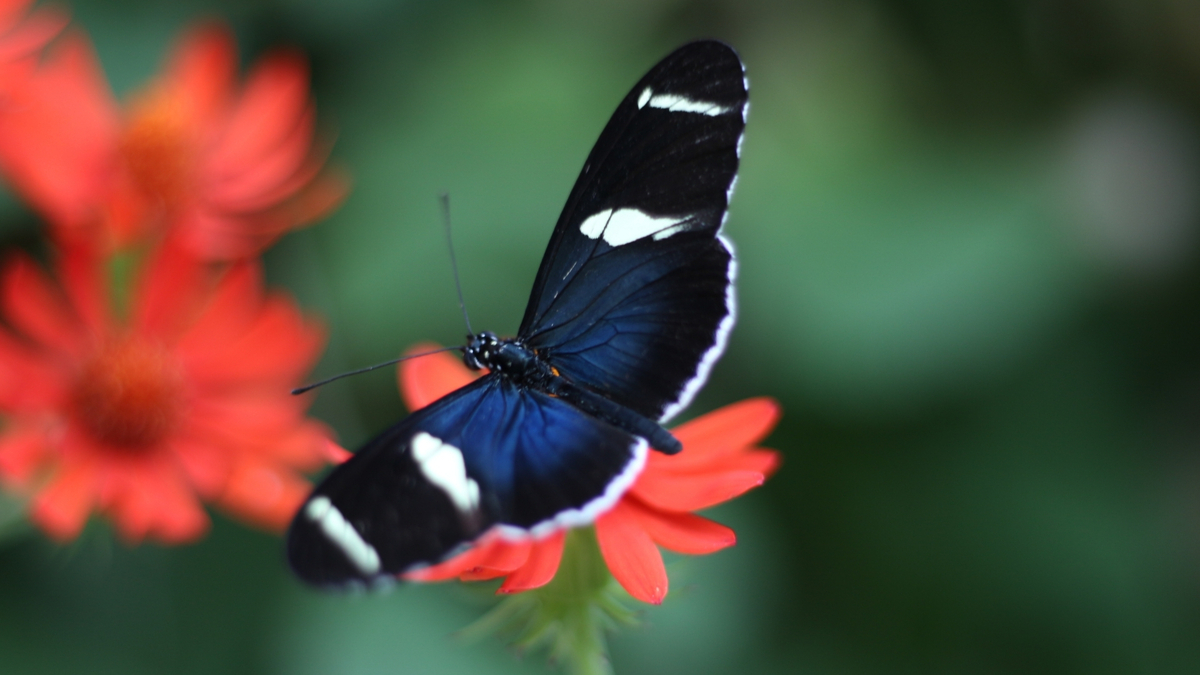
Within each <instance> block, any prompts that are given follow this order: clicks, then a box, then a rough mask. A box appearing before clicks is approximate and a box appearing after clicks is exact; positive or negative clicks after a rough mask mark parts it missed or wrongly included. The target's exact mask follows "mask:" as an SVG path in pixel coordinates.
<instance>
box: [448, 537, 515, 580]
mask: <svg viewBox="0 0 1200 675" xmlns="http://www.w3.org/2000/svg"><path fill="white" fill-rule="evenodd" d="M532 550H533V542H532V541H531V540H528V539H522V540H520V541H512V542H510V541H507V540H505V539H504V538H503V537H496V541H495V542H493V543H492V544H491V545H490V546H489V547H488V552H487V555H485V556H481V557H480V558H479V559H478V560H477V561H476V562H475V566H474V567H473V568H471V569H468V570H464V571H463V573H462V574H460V575H459V578H460V579H462V580H463V581H483V580H486V579H495V578H496V577H502V576H504V575H506V574H509V573H511V572H512V571H513V570H515V569H517V568H519V567H521V566H522V565H524V564H525V563H526V562H528V561H529V555H530V552H531V551H532Z"/></svg>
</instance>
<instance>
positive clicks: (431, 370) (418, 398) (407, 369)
mask: <svg viewBox="0 0 1200 675" xmlns="http://www.w3.org/2000/svg"><path fill="white" fill-rule="evenodd" d="M434 349H439V345H436V344H434V343H432V342H422V343H419V344H416V345H413V346H412V347H410V348H409V349H408V351H407V352H405V354H406V355H408V354H420V353H421V352H428V351H433V350H434ZM396 376H397V381H398V383H399V385H400V395H401V397H402V398H403V399H404V405H406V406H408V409H409V410H420V409H421V408H424V407H425V406H427V405H429V404H430V403H433V402H434V401H436V400H438V399H439V398H441V397H443V396H445V395H446V394H449V393H450V392H452V391H454V390H456V389H460V388H462V387H465V386H467V385H468V384H470V383H471V382H473V381H474V380H475V378H477V377H479V375H478V374H476V373H473V372H471V370H470V369H468V368H467V367H466V366H464V365H463V362H462V359H461V358H459V357H458V356H455V355H454V352H442V353H440V354H430V355H429V356H422V357H421V358H419V359H409V360H408V361H403V362H401V363H400V367H399V368H398V369H396Z"/></svg>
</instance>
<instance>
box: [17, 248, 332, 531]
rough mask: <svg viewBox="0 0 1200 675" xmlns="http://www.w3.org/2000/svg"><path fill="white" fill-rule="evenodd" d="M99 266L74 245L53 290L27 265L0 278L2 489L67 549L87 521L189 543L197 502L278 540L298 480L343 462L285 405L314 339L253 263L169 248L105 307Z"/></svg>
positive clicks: (300, 402) (320, 431) (202, 523)
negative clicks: (17, 493)
mask: <svg viewBox="0 0 1200 675" xmlns="http://www.w3.org/2000/svg"><path fill="white" fill-rule="evenodd" d="M106 262H107V261H105V260H102V259H100V258H97V257H96V256H95V255H94V254H92V253H91V252H90V251H88V250H87V249H85V248H83V247H77V248H75V249H70V250H68V252H67V253H66V254H65V255H63V256H62V258H61V260H60V264H59V265H58V284H55V283H54V282H53V281H52V280H51V279H50V278H48V276H47V275H46V274H45V273H44V272H42V270H41V269H40V267H39V266H38V265H37V264H35V263H34V262H32V261H31V260H29V259H28V258H27V257H25V256H22V255H18V256H15V257H14V258H12V259H10V260H9V261H8V263H7V264H6V265H5V266H4V268H3V271H2V272H0V308H2V310H3V315H4V319H5V321H6V322H7V324H8V325H9V326H11V330H3V331H0V412H2V413H4V414H5V416H6V424H5V425H4V430H3V433H2V434H0V480H3V482H4V483H5V484H6V485H7V486H8V487H10V488H14V489H17V490H23V491H25V492H26V493H28V494H30V495H31V502H30V504H31V513H30V515H31V517H32V519H33V520H34V522H36V523H37V524H38V525H40V526H41V527H42V528H43V529H44V530H45V531H46V532H48V533H49V534H50V535H52V536H53V537H55V538H57V539H61V540H66V539H70V538H72V537H74V536H76V535H77V534H78V533H79V532H80V530H81V528H82V527H83V525H84V523H85V521H86V520H87V517H88V514H89V513H90V512H91V511H92V510H97V511H101V512H104V513H105V514H107V515H108V516H109V517H110V518H111V519H112V521H113V522H114V523H115V525H116V528H117V530H118V531H119V532H120V533H121V534H122V535H123V536H124V538H126V539H127V540H129V541H135V542H136V541H139V540H141V539H143V538H147V537H149V538H153V539H157V540H159V541H163V542H168V543H176V542H184V541H189V540H192V539H195V538H197V537H199V536H200V535H202V534H203V533H204V532H205V530H206V528H207V525H208V516H207V515H206V514H205V512H204V510H203V509H202V508H201V506H200V501H199V500H200V499H204V500H207V501H210V502H213V503H215V504H217V505H219V506H221V507H222V508H224V509H226V510H228V511H229V512H231V513H233V514H235V515H237V516H239V517H241V518H243V519H245V520H248V521H250V522H252V523H254V524H257V525H260V526H263V527H267V528H271V529H282V528H283V527H284V526H285V525H286V523H287V521H288V519H289V518H290V517H291V515H292V513H293V512H294V511H295V510H296V508H298V506H299V504H300V503H301V501H302V500H303V499H304V497H305V495H306V494H307V492H308V490H309V486H308V484H307V483H306V482H305V481H304V480H303V478H301V477H300V475H299V474H298V471H307V470H311V469H315V468H317V467H319V466H320V465H321V464H323V463H324V462H326V461H329V460H330V459H332V458H333V457H334V456H335V455H336V454H337V453H338V452H339V451H340V448H337V447H336V445H334V444H333V443H332V441H330V440H329V436H328V432H327V430H326V428H325V427H324V426H323V425H322V424H320V423H318V422H315V421H312V420H309V419H307V418H305V416H304V409H305V408H306V407H307V404H308V401H307V400H305V399H302V398H300V397H293V396H290V395H289V393H288V392H289V389H290V388H291V387H292V386H294V385H295V384H296V383H298V382H299V379H300V378H301V377H302V376H303V374H304V373H305V372H306V371H307V370H308V369H309V367H310V366H311V365H312V364H313V362H314V361H315V360H316V358H317V357H318V355H319V354H320V350H321V347H322V345H323V342H324V334H323V330H322V329H321V328H320V327H319V326H318V325H316V324H314V323H313V322H312V321H310V320H308V319H306V318H305V317H304V316H302V315H301V313H300V311H299V310H298V309H297V307H296V306H295V304H294V303H293V302H292V301H291V300H290V299H289V298H288V297H286V296H283V295H279V294H265V293H264V290H263V286H262V278H261V272H260V270H259V266H258V265H257V264H256V263H251V262H243V263H238V264H235V265H233V266H231V267H229V268H228V270H227V271H226V272H224V273H221V272H217V271H215V270H214V268H213V267H211V266H206V265H203V264H202V263H198V262H194V260H193V259H192V258H191V256H189V255H185V254H182V253H180V252H179V251H177V250H176V251H172V250H171V249H163V250H161V251H160V252H158V253H157V254H155V256H154V257H152V258H151V259H149V260H147V261H146V264H145V265H143V266H142V267H141V268H140V270H138V272H137V276H136V277H135V279H134V285H133V292H132V294H131V297H130V298H129V299H128V301H127V302H125V303H114V304H118V305H120V304H123V305H126V306H124V307H121V306H117V307H114V306H112V304H110V303H109V301H108V297H109V295H108V288H107V284H106V283H105V278H106V274H107V270H106V269H105V263H106Z"/></svg>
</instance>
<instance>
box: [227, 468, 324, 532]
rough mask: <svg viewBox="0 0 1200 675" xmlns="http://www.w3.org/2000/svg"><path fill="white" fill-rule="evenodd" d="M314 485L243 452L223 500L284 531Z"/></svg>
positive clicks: (236, 510)
mask: <svg viewBox="0 0 1200 675" xmlns="http://www.w3.org/2000/svg"><path fill="white" fill-rule="evenodd" d="M311 489H312V486H311V485H309V484H308V483H307V482H306V481H304V480H301V479H300V478H299V477H298V476H296V474H295V473H294V472H292V471H290V470H287V469H283V468H281V467H278V466H274V465H272V464H270V463H268V462H261V461H255V460H254V459H252V458H250V457H247V456H245V455H243V456H242V458H241V461H240V462H238V463H237V465H236V466H234V468H233V471H232V472H231V474H230V476H229V479H228V481H227V482H226V485H225V493H224V494H223V495H222V496H221V500H220V503H221V506H223V507H224V508H226V509H228V510H229V511H232V512H234V513H236V514H238V515H239V516H241V517H243V518H246V519H248V520H250V521H251V522H254V523H257V524H258V525H260V526H262V527H265V528H266V529H270V530H275V531H283V529H284V528H286V527H287V524H288V522H289V521H291V519H292V516H293V515H294V514H295V513H296V511H297V509H299V508H300V504H301V503H302V502H303V501H304V499H305V497H307V496H308V493H309V491H310V490H311Z"/></svg>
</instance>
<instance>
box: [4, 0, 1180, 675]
mask: <svg viewBox="0 0 1200 675" xmlns="http://www.w3.org/2000/svg"><path fill="white" fill-rule="evenodd" d="M70 8H71V11H72V15H73V17H74V19H75V21H76V22H77V23H78V24H80V25H81V26H82V27H83V28H84V29H86V30H87V31H88V32H89V33H90V34H91V36H92V38H93V40H94V41H95V43H96V47H97V49H98V52H99V54H100V56H101V59H102V60H103V63H104V66H105V68H106V70H107V72H108V75H109V78H110V79H111V81H112V82H113V83H114V86H115V87H116V88H117V90H118V92H127V91H130V90H132V89H133V88H135V87H136V86H137V85H138V84H139V83H141V82H143V81H144V80H145V79H146V78H148V77H149V76H150V75H152V74H153V73H154V72H155V70H156V69H157V68H158V64H159V63H160V61H161V59H162V58H163V56H164V55H165V54H166V52H167V50H168V47H169V45H170V44H171V42H172V40H173V39H174V37H175V36H176V35H177V34H178V33H179V31H180V30H181V29H182V28H183V27H184V26H186V25H188V24H189V22H191V21H193V20H195V19H197V18H201V17H211V16H219V17H224V18H225V19H227V20H228V21H230V22H231V23H232V25H233V26H234V28H235V30H236V32H237V35H238V39H239V44H240V46H241V48H242V51H243V58H244V59H245V60H250V59H252V58H254V57H255V56H257V55H259V54H261V53H262V52H263V50H265V49H267V48H269V47H271V46H275V45H280V44H289V45H294V46H298V47H299V48H301V49H302V50H303V51H304V52H305V53H306V54H308V56H309V57H310V59H311V62H312V67H313V86H314V90H315V95H316V99H317V104H318V110H319V117H320V120H321V122H322V125H323V130H324V133H325V134H326V135H327V137H334V136H336V146H335V150H334V159H335V161H336V163H338V164H340V165H342V166H344V167H346V168H348V169H349V171H350V172H352V174H353V176H354V181H355V184H354V189H353V192H352V194H351V196H350V198H349V199H348V201H347V202H346V203H345V205H344V206H343V207H342V208H341V210H340V211H339V212H338V213H336V215H334V216H333V217H331V218H329V219H328V220H327V221H325V222H323V223H321V224H319V225H317V226H315V227H313V228H311V229H308V230H305V231H301V232H298V233H295V234H292V235H289V236H288V237H286V238H285V239H284V240H283V241H282V242H281V243H280V244H279V245H277V246H276V247H275V248H274V249H272V251H271V252H270V253H269V255H268V258H267V265H268V271H269V278H270V280H271V282H272V283H273V284H276V285H279V286H286V287H287V288H289V289H291V290H292V291H293V292H294V293H295V294H297V295H298V296H299V298H300V300H301V302H302V303H303V305H304V306H305V307H306V308H308V309H309V310H310V311H312V312H314V313H317V314H320V315H321V316H323V317H325V320H326V321H327V324H328V327H329V330H330V344H329V349H328V351H327V353H326V356H325V359H324V361H323V362H322V363H321V365H320V367H319V368H318V374H321V375H325V374H332V373H334V372H338V371H341V370H345V369H349V368H353V367H357V366H361V365H365V364H369V363H373V362H376V361H380V360H384V359H387V358H391V357H393V356H395V355H397V354H398V353H399V352H400V351H401V350H403V349H404V348H405V347H406V346H408V345H409V344H411V343H413V342H415V341H418V340H428V339H432V340H437V341H440V342H442V343H446V344H457V343H458V342H460V341H461V339H462V334H463V333H464V329H463V326H462V325H461V319H460V317H459V314H458V308H457V305H456V301H455V297H454V287H453V281H452V278H451V275H450V268H449V264H448V257H447V254H446V250H445V245H444V239H443V231H442V229H441V216H440V214H439V210H438V202H437V195H438V193H439V192H440V191H442V190H448V191H449V192H450V194H451V196H452V200H453V211H454V222H455V229H456V237H457V252H458V259H459V264H460V268H461V273H462V282H463V287H464V291H465V294H466V299H467V303H468V307H469V309H470V312H471V316H472V321H473V323H474V325H475V326H476V327H477V328H489V329H493V330H496V331H497V332H500V333H509V334H511V333H512V332H513V331H515V329H516V326H517V323H518V322H519V320H520V316H521V313H522V310H523V307H524V303H525V299H526V295H527V293H528V290H529V287H530V284H531V281H532V279H533V276H534V273H535V271H536V269H537V265H538V261H539V259H540V257H541V254H542V251H543V247H544V246H545V243H546V241H547V238H548V236H549V232H550V229H551V228H552V226H553V223H554V222H555V219H556V217H557V214H558V210H559V209H560V208H561V206H562V203H563V201H564V199H565V197H566V194H567V192H568V191H569V189H570V186H571V183H572V181H573V180H574V178H575V176H576V175H577V172H578V170H579V168H580V166H581V163H582V161H583V158H584V157H585V156H586V154H587V152H588V150H589V148H590V147H591V144H592V142H593V141H594V140H595V138H596V136H597V134H598V133H599V130H600V129H601V127H602V126H603V124H604V122H605V121H606V120H607V118H608V115H609V114H610V113H611V112H612V109H613V108H614V107H615V105H616V103H617V102H618V101H619V100H620V99H621V97H622V96H623V95H624V94H625V92H626V91H627V89H628V87H629V86H631V85H632V83H633V82H635V81H636V80H637V79H638V78H639V77H640V76H641V75H642V73H643V72H644V71H645V70H646V69H647V68H649V66H650V65H652V64H653V63H654V62H655V61H656V60H657V59H658V58H660V57H661V56H663V55H664V54H666V53H667V52H668V51H669V50H670V49H672V48H673V47H675V46H677V45H678V44H680V43H682V42H684V41H686V40H689V39H693V38H696V37H719V38H722V39H725V40H727V41H729V42H730V43H731V44H733V45H734V46H735V47H736V48H737V49H738V50H739V51H740V52H741V53H742V56H743V58H744V60H745V62H746V64H747V68H748V74H749V77H750V82H751V101H752V105H751V114H750V121H749V128H748V134H747V138H746V143H745V146H744V152H743V170H742V175H741V180H740V182H739V185H738V192H737V195H736V197H735V200H734V204H733V209H732V214H731V217H730V220H729V224H728V232H729V234H730V235H731V237H732V238H733V240H734V241H735V242H736V244H737V246H738V251H739V255H740V258H741V262H742V266H741V279H740V298H741V319H740V324H739V326H738V328H737V329H736V330H735V332H734V334H733V338H732V341H731V344H730V348H729V352H728V354H727V356H726V357H725V359H724V360H723V361H722V362H721V363H720V365H719V366H718V367H717V369H716V371H715V372H714V375H713V378H712V381H711V383H710V384H709V386H708V387H707V389H706V390H705V392H704V393H703V395H702V396H701V397H700V398H699V400H698V401H697V403H696V404H695V405H693V407H692V410H691V411H690V412H689V414H696V413H698V412H703V411H706V410H710V409H713V408H715V407H718V406H720V405H723V404H726V403H729V402H732V401H735V400H737V399H740V398H743V397H746V396H750V395H760V394H767V395H771V396H775V397H777V398H778V399H780V400H781V401H782V403H783V405H784V408H785V412H786V414H785V418H784V420H783V422H782V423H781V425H780V426H779V428H778V430H777V431H776V433H775V434H774V435H773V437H772V438H771V439H770V442H769V445H771V446H773V447H776V448H778V449H780V450H781V451H783V453H784V455H785V463H784V467H783V469H782V470H781V471H780V472H779V474H778V475H777V476H776V477H775V478H773V479H772V480H771V481H770V482H769V483H768V484H767V485H766V486H765V487H764V488H762V489H761V490H759V491H757V492H755V493H752V494H751V495H750V496H748V497H746V498H744V499H741V500H739V501H738V502H736V503H734V504H732V505H729V506H727V507H724V508H721V509H718V510H716V511H715V512H714V513H713V514H712V515H713V516H714V517H716V518H717V519H719V520H722V521H724V522H727V523H729V524H732V525H734V526H735V527H736V528H737V530H738V532H739V544H738V546H737V547H736V548H734V549H731V550H728V551H725V552H722V553H719V554H716V555H714V556H710V557H706V558H693V559H680V558H671V559H669V561H668V564H669V571H670V573H671V575H672V591H671V594H670V596H668V598H667V601H666V603H665V604H664V605H663V606H662V607H659V608H645V611H644V612H643V614H642V618H643V621H644V625H643V627H642V628H640V629H638V630H632V631H623V632H622V633H620V634H618V635H616V636H614V637H613V639H612V641H611V647H612V657H613V661H614V665H615V667H616V670H617V672H618V673H622V674H628V675H632V674H635V673H676V672H678V673H690V674H705V673H744V672H755V673H768V674H770V673H814V674H831V675H832V674H841V673H848V674H855V675H858V674H874V673H880V674H882V673H948V674H949V673H982V674H1008V673H1012V674H1017V673H1022V674H1023V673H1055V674H1063V673H1089V674H1091V673H1196V672H1200V250H1198V244H1200V3H1196V2H1192V1H1187V0H1093V1H1091V2H1084V1H1081V0H1045V1H1035V0H977V1H975V2H970V3H959V2H952V1H950V0H904V1H901V0H845V1H841V2H829V1H814V2H790V3H789V2H774V1H768V0H741V1H735V0H727V1H721V0H621V1H618V2H608V3H595V2H581V1H573V2H549V1H536V0H512V1H506V2H484V1H482V0H475V1H473V0H451V1H448V2H429V1H418V0H409V1H407V2H405V1H397V0H342V1H341V2H330V1H327V0H220V1H210V2H203V1H200V0H184V1H177V2H171V3H161V2H154V1H152V0H107V1H100V0H74V1H73V2H71V3H70ZM39 227H40V225H39V223H38V221H37V219H36V218H35V216H33V215H32V213H30V212H29V211H27V210H25V208H24V207H22V206H21V205H20V204H19V203H18V202H17V201H16V200H15V199H13V198H12V197H10V196H7V195H5V196H4V197H3V198H2V199H0V238H2V239H3V242H2V243H3V244H4V246H5V247H36V244H37V242H38V241H39V237H40V230H39ZM314 413H315V414H316V415H318V416H319V417H321V418H323V419H325V420H327V421H328V422H329V423H330V424H332V425H333V426H334V427H335V428H336V429H337V430H338V433H339V434H340V437H341V439H342V441H343V442H344V443H345V444H346V445H347V446H349V447H355V446H356V445H357V444H358V443H360V442H362V441H363V440H365V439H366V438H367V437H369V435H370V434H371V433H373V432H375V431H377V430H379V429H381V428H382V427H384V426H385V425H387V424H388V423H389V422H390V421H392V420H394V419H395V418H397V417H398V416H400V415H401V414H402V408H401V405H400V402H399V399H398V396H397V394H396V387H395V383H394V378H393V377H392V375H391V374H390V372H389V371H381V372H377V373H374V374H370V375H364V376H361V377H358V378H355V379H352V380H349V381H344V382H341V383H338V384H335V385H331V386H329V387H327V388H326V389H325V390H323V391H322V393H321V395H320V397H319V399H318V402H317V404H316V406H315V408H314ZM216 518H217V522H216V524H215V527H214V529H213V531H212V532H211V534H210V535H209V536H208V538H207V539H205V540H204V541H202V542H201V543H199V544H197V545H193V546H188V547H182V548H162V547H157V546H153V545H146V546H141V547H138V548H129V547H126V546H124V545H122V544H121V543H119V541H117V540H116V539H115V537H114V536H113V534H112V532H111V531H109V530H108V528H107V527H106V526H105V525H103V524H100V523H97V524H93V525H92V526H90V527H89V528H88V530H87V531H86V532H85V534H84V535H83V536H82V537H81V538H80V539H79V540H78V541H77V542H75V543H73V544H71V545H69V546H66V547H60V546H56V545H54V544H52V543H49V542H48V541H47V540H46V539H45V538H44V537H43V536H42V535H40V534H37V533H35V532H33V531H32V530H29V531H27V532H25V533H24V534H18V535H17V536H11V537H9V538H7V539H6V540H5V542H4V544H3V546H2V547H0V672H4V673H82V672H87V673H89V674H90V675H103V674H107V673H114V674H122V675H132V674H139V673H155V674H159V673H185V674H186V673H279V674H290V673H296V674H314V675H316V674H321V675H326V674H329V673H340V674H345V675H359V674H363V675H365V674H368V673H442V672H446V673H451V672H453V673H461V672H469V673H493V672H495V673H536V672H544V671H545V670H546V666H545V665H544V663H543V661H542V660H541V658H540V657H537V656H533V655H526V656H524V657H521V658H514V655H512V654H511V653H507V652H506V650H505V648H504V647H503V646H502V645H501V644H500V643H499V642H488V641H484V642H483V643H479V644H466V643H464V642H463V641H462V640H459V639H457V638H455V637H454V632H455V631H456V630H458V629H459V628H461V627H463V626H464V625H466V624H467V623H469V622H470V621H471V620H472V619H473V618H475V617H477V616H478V615H479V614H480V613H481V612H482V611H483V610H484V609H486V607H487V606H488V602H489V600H488V596H487V595H486V594H482V593H479V592H476V591H473V590H470V589H466V588H463V587H461V586H457V585H442V586H428V587H418V586H410V587H404V588H401V589H398V590H396V591H395V592H393V593H391V594H390V595H386V596H376V595H360V596H349V597H347V596H326V595H320V594H317V593H315V592H313V591H310V590H308V589H305V588H302V587H300V586H299V584H298V583H297V582H295V581H294V580H293V579H291V578H290V577H289V576H288V574H287V573H286V571H285V568H284V564H283V559H282V553H281V550H280V543H279V541H278V539H276V538H274V537H271V536H268V535H265V534H262V533H259V532H256V531H251V530H248V529H246V528H245V527H243V526H240V525H237V524H233V523H231V522H229V521H227V520H223V519H222V517H221V516H220V515H217V516H216Z"/></svg>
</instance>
